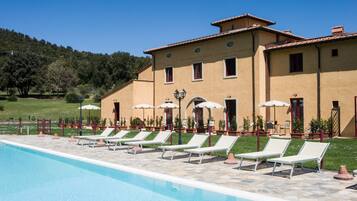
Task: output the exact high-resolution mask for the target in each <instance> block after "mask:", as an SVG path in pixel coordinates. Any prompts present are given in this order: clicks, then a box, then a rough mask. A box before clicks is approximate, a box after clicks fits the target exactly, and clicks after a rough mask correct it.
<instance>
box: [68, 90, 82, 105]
mask: <svg viewBox="0 0 357 201" xmlns="http://www.w3.org/2000/svg"><path fill="white" fill-rule="evenodd" d="M65 100H66V102H67V103H79V102H80V101H81V96H80V95H79V94H78V93H76V92H68V93H67V94H66V96H65Z"/></svg>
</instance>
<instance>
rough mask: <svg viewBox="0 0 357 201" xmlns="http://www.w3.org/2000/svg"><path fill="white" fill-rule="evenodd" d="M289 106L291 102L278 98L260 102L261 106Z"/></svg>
mask: <svg viewBox="0 0 357 201" xmlns="http://www.w3.org/2000/svg"><path fill="white" fill-rule="evenodd" d="M289 106H290V104H289V103H286V102H283V101H277V100H271V101H267V102H265V103H262V104H260V107H289Z"/></svg>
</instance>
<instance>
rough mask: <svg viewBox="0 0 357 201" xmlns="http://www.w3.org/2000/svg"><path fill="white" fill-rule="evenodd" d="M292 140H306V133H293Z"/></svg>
mask: <svg viewBox="0 0 357 201" xmlns="http://www.w3.org/2000/svg"><path fill="white" fill-rule="evenodd" d="M290 135H291V138H293V139H304V138H305V133H291V134H290Z"/></svg>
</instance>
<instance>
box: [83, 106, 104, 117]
mask: <svg viewBox="0 0 357 201" xmlns="http://www.w3.org/2000/svg"><path fill="white" fill-rule="evenodd" d="M81 108H82V110H88V116H89V119H90V111H91V110H100V107H98V106H96V105H91V104H89V105H83V106H82V107H78V109H79V110H80V109H81Z"/></svg>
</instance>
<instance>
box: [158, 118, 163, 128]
mask: <svg viewBox="0 0 357 201" xmlns="http://www.w3.org/2000/svg"><path fill="white" fill-rule="evenodd" d="M162 120H163V117H162V116H160V119H159V126H160V127H161V126H162Z"/></svg>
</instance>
